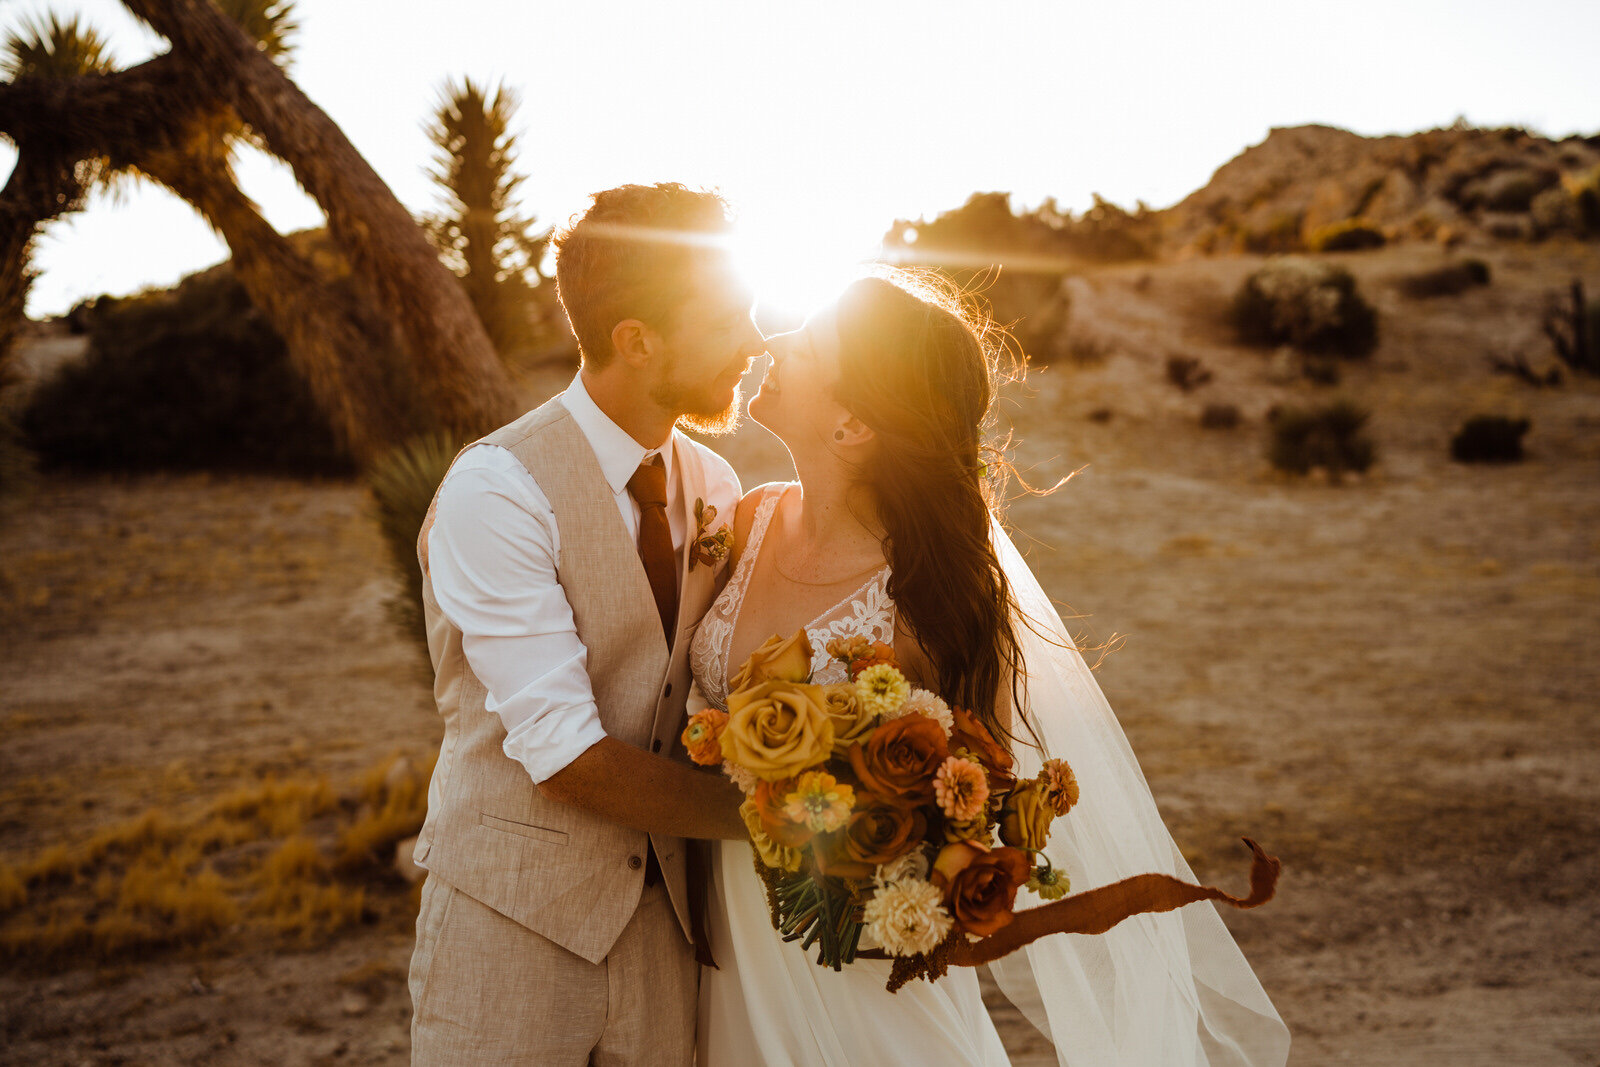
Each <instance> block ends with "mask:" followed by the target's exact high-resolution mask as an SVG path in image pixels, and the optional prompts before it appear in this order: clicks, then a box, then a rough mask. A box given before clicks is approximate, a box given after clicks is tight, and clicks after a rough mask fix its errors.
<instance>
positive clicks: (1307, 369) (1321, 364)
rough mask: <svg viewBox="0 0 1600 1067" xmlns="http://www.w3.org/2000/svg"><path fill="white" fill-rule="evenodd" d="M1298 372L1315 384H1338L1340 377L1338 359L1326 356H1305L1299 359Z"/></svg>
mask: <svg viewBox="0 0 1600 1067" xmlns="http://www.w3.org/2000/svg"><path fill="white" fill-rule="evenodd" d="M1300 373H1301V374H1302V375H1304V376H1305V379H1306V381H1308V382H1311V383H1313V384H1315V385H1338V384H1339V379H1340V378H1341V377H1342V374H1341V372H1340V370H1339V361H1338V360H1336V359H1330V358H1328V357H1327V356H1307V357H1306V358H1305V359H1303V360H1301V361H1300Z"/></svg>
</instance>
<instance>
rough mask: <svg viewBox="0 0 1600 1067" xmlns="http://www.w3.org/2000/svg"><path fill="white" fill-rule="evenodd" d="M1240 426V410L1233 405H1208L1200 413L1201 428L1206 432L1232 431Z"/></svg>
mask: <svg viewBox="0 0 1600 1067" xmlns="http://www.w3.org/2000/svg"><path fill="white" fill-rule="evenodd" d="M1237 425H1239V409H1238V407H1236V406H1235V405H1233V404H1207V405H1206V406H1205V410H1203V411H1201V412H1200V426H1201V428H1202V429H1206V430H1231V429H1233V428H1234V427H1235V426H1237Z"/></svg>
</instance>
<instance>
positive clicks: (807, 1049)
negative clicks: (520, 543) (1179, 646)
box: [690, 492, 1289, 1067]
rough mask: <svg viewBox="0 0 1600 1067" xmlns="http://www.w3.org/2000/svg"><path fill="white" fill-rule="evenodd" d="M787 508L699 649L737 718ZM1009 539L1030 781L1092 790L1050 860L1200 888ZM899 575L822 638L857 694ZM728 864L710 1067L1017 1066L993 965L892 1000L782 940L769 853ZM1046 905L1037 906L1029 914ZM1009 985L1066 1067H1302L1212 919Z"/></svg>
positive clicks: (717, 606) (720, 894)
mask: <svg viewBox="0 0 1600 1067" xmlns="http://www.w3.org/2000/svg"><path fill="white" fill-rule="evenodd" d="M780 496H781V494H778V493H772V492H769V493H768V494H767V496H766V497H765V498H764V499H763V500H762V501H761V502H760V504H759V505H758V506H757V509H756V514H755V516H754V518H753V521H752V523H751V531H750V536H749V539H748V543H747V544H746V546H745V549H744V551H743V553H742V554H741V556H740V558H739V562H738V564H737V565H736V567H735V568H734V573H733V575H732V576H731V577H730V578H729V580H728V584H727V586H726V588H724V589H723V591H722V594H721V595H720V596H719V597H718V598H717V600H716V602H715V603H714V604H713V605H712V607H711V610H710V611H709V612H708V613H707V615H706V617H705V618H704V619H703V620H702V622H701V624H700V627H699V630H698V632H697V633H696V634H695V637H694V642H693V644H692V645H691V646H690V663H691V665H692V667H693V670H694V678H695V684H696V688H697V689H698V690H699V691H700V695H701V696H702V697H703V698H704V699H705V700H706V701H707V702H709V703H710V704H712V705H713V706H716V707H718V708H722V709H726V706H727V703H726V702H727V684H728V674H729V670H730V664H729V663H728V658H729V650H730V646H731V644H732V641H733V632H734V629H735V626H736V624H737V622H738V618H739V611H740V608H741V607H742V605H743V601H744V597H745V592H746V590H747V589H748V588H749V585H750V575H751V572H752V571H753V570H754V568H755V565H756V562H757V559H758V557H759V556H760V553H761V541H762V538H763V537H764V535H765V534H766V531H767V527H768V525H769V524H770V523H771V520H772V515H773V512H774V510H775V508H776V506H777V503H778V500H779V498H780ZM991 538H992V540H993V543H994V546H995V551H996V554H997V555H998V557H999V560H1000V564H1001V567H1002V568H1003V570H1004V572H1005V575H1006V579H1007V581H1008V583H1009V584H1010V587H1011V592H1012V594H1013V597H1014V599H1015V603H1016V610H1015V613H1014V615H1013V626H1014V629H1015V632H1016V634H1017V637H1018V641H1019V645H1020V649H1019V651H1020V654H1021V657H1022V658H1021V662H1022V668H1023V676H1024V684H1025V691H1024V693H1023V700H1022V704H1021V706H1020V708H1019V709H1018V712H1019V715H1020V716H1021V719H1022V723H1021V726H1022V728H1021V729H1018V730H1017V734H1018V735H1019V736H1031V737H1032V738H1035V739H1037V742H1038V744H1037V746H1031V745H1027V744H1018V745H1016V746H1015V750H1014V752H1013V756H1014V758H1015V759H1016V766H1015V771H1016V773H1017V775H1018V777H1020V778H1029V777H1032V776H1034V775H1035V774H1037V773H1038V771H1039V768H1040V765H1041V761H1042V760H1043V758H1044V754H1045V753H1048V754H1049V755H1051V756H1059V757H1063V758H1066V759H1067V760H1068V761H1069V762H1070V763H1071V765H1072V767H1073V770H1074V771H1075V772H1076V775H1077V778H1078V781H1079V784H1080V785H1081V787H1082V799H1081V800H1080V801H1079V802H1078V804H1077V805H1075V806H1074V807H1073V809H1072V811H1071V812H1070V813H1069V814H1068V815H1067V816H1065V817H1063V818H1061V819H1058V820H1056V822H1055V823H1054V825H1052V827H1051V832H1050V842H1049V844H1048V845H1047V846H1046V848H1045V853H1046V855H1048V857H1049V859H1050V862H1051V863H1052V864H1053V865H1054V866H1055V867H1056V868H1057V869H1058V870H1061V871H1063V872H1065V873H1066V874H1067V875H1068V876H1069V877H1070V879H1071V883H1072V888H1073V890H1074V891H1075V892H1076V891H1082V890H1086V889H1093V888H1096V887H1098V886H1104V885H1110V884H1112V883H1113V882H1116V881H1118V880H1120V879H1123V878H1127V877H1130V876H1132V875H1136V874H1143V873H1147V872H1151V873H1162V874H1168V875H1171V876H1172V877H1174V878H1177V879H1179V880H1181V881H1185V882H1193V881H1194V880H1195V879H1194V872H1193V871H1192V870H1190V868H1189V865H1188V863H1186V862H1185V861H1184V859H1183V854H1182V853H1181V852H1180V851H1179V849H1178V847H1177V845H1176V843H1175V842H1174V841H1173V840H1172V835H1171V834H1170V833H1169V832H1168V831H1167V828H1166V824H1165V823H1164V822H1163V821H1162V818H1161V814H1160V812H1159V810H1158V809H1157V807H1156V803H1155V798H1154V797H1153V796H1152V795H1151V793H1150V787H1149V785H1148V783H1146V781H1145V778H1144V774H1143V772H1142V771H1141V770H1140V768H1139V763H1138V760H1137V759H1136V758H1135V756H1134V754H1133V750H1132V749H1131V748H1130V747H1129V745H1128V741H1127V738H1126V736H1124V734H1123V732H1122V727H1121V725H1120V724H1119V723H1118V722H1117V719H1116V715H1115V714H1114V713H1113V712H1112V710H1111V707H1110V705H1109V704H1107V703H1106V699H1105V695H1104V694H1103V693H1102V692H1101V691H1100V687H1099V685H1098V684H1097V683H1096V681H1095V679H1094V676H1093V674H1092V673H1091V672H1090V670H1089V668H1088V667H1087V666H1086V665H1085V664H1084V662H1083V657H1082V656H1080V655H1079V654H1078V652H1077V650H1076V648H1075V647H1074V646H1073V642H1072V638H1071V636H1070V635H1069V634H1068V632H1067V630H1066V627H1065V626H1064V625H1063V624H1062V622H1061V617H1060V615H1059V614H1058V613H1057V611H1056V609H1055V606H1054V604H1053V603H1052V601H1051V600H1050V597H1049V595H1048V594H1047V593H1046V592H1045V591H1044V589H1043V588H1042V587H1041V586H1040V585H1039V582H1038V580H1037V579H1036V578H1035V577H1034V575H1033V572H1032V570H1031V569H1030V568H1029V567H1028V565H1027V563H1026V561H1024V560H1023V558H1022V556H1021V554H1020V553H1019V552H1018V551H1017V549H1016V546H1015V545H1014V544H1012V542H1011V539H1010V538H1009V537H1008V536H1007V535H1006V533H1005V530H1004V529H1003V528H1002V527H1001V526H1000V524H999V523H998V522H994V523H993V524H992V529H991ZM1058 547H1060V546H1058ZM888 578H889V572H888V570H887V568H886V569H884V570H883V571H880V572H879V573H878V574H876V575H874V576H873V577H872V578H871V579H870V580H869V581H868V582H867V583H866V584H865V585H864V586H862V587H861V588H860V589H859V590H857V591H856V592H855V593H854V594H852V595H851V596H849V597H847V598H845V600H844V601H842V602H841V603H840V604H838V605H837V606H836V607H834V608H832V609H831V610H829V611H827V612H825V613H824V614H823V615H821V616H819V617H818V618H816V619H814V620H812V621H810V622H809V623H807V624H806V631H807V633H808V634H809V635H810V638H811V645H812V648H813V650H814V659H813V661H812V667H813V671H814V679H815V680H816V681H818V682H824V683H826V682H837V681H842V680H843V679H844V673H843V669H842V668H841V667H839V666H838V665H836V664H834V663H833V662H832V661H831V660H830V659H829V657H828V655H827V652H826V651H825V649H824V646H825V645H826V644H827V643H828V641H830V640H832V639H833V638H835V637H843V636H851V635H857V634H859V635H861V636H863V637H866V638H868V639H869V640H873V641H886V642H891V643H892V642H893V637H894V628H895V614H894V612H895V609H894V604H893V602H892V601H891V600H890V599H889V595H888V591H887V585H888ZM762 636H763V637H765V636H769V635H762ZM731 666H732V667H737V666H738V665H737V664H734V665H731ZM713 856H714V859H713V863H712V869H713V880H712V886H711V892H710V895H709V903H710V912H711V914H710V916H709V920H710V925H711V931H710V932H711V939H712V943H711V948H712V952H713V954H714V955H715V957H716V961H717V963H718V965H719V968H720V969H717V970H711V969H705V970H702V972H701V984H700V1021H699V1036H698V1040H697V1043H698V1060H699V1063H700V1065H701V1067H753V1065H760V1064H765V1065H767V1067H789V1065H806V1067H822V1065H826V1067H853V1065H872V1067H877V1065H906V1067H942V1065H947V1064H949V1065H956V1064H960V1065H967V1064H1003V1063H1007V1062H1008V1061H1007V1058H1006V1053H1005V1048H1004V1046H1003V1045H1002V1044H1001V1042H1000V1038H999V1035H998V1034H997V1033H996V1031H995V1028H994V1024H993V1023H992V1022H991V1021H990V1019H989V1014H988V1011H987V1010H986V1009H985V1008H984V1005H983V1001H982V998H981V996H980V994H979V990H978V978H977V974H976V972H975V971H974V970H973V969H971V968H965V967H955V968H951V970H950V973H949V974H948V975H947V976H946V977H944V978H942V979H940V980H939V981H937V982H932V983H929V982H925V981H921V980H916V981H912V982H910V983H908V984H907V985H905V986H904V987H902V988H901V990H900V992H898V993H893V994H891V993H889V992H887V990H886V989H885V988H884V987H885V984H886V982H887V981H888V976H889V967H890V965H889V963H888V962H887V961H876V960H857V961H856V962H855V963H852V964H849V965H847V966H846V967H845V968H844V970H843V971H839V972H836V971H833V970H831V969H829V968H825V967H822V966H820V965H818V964H817V962H816V958H815V953H814V952H803V951H801V949H800V947H799V943H798V942H785V941H783V940H782V938H781V937H780V936H779V935H778V934H777V932H776V931H774V930H773V928H772V922H771V918H770V914H769V912H768V910H767V900H766V891H765V888H764V886H763V885H762V883H761V880H760V878H759V877H758V876H757V874H756V872H755V868H754V865H753V863H754V861H753V859H752V854H751V848H750V846H749V845H748V844H747V843H744V842H733V841H724V842H720V843H717V844H716V845H715V846H714V852H713ZM1241 866H1243V864H1242V863H1241ZM1041 903H1042V901H1040V900H1039V899H1038V898H1037V897H1034V896H1033V894H1031V893H1028V892H1026V891H1024V892H1022V893H1019V894H1018V896H1017V902H1016V906H1017V908H1018V909H1022V908H1030V907H1036V906H1038V905H1039V904H1041ZM990 970H991V972H992V973H993V975H994V977H995V980H996V982H997V983H998V985H999V987H1000V989H1001V991H1002V992H1003V993H1004V994H1005V995H1006V996H1007V997H1008V998H1009V999H1010V1000H1011V1001H1012V1003H1013V1004H1015V1005H1016V1006H1017V1008H1018V1009H1019V1010H1020V1011H1021V1012H1022V1013H1023V1015H1024V1016H1025V1017H1026V1018H1027V1019H1028V1020H1029V1021H1030V1022H1031V1023H1033V1025H1034V1026H1035V1027H1037V1028H1038V1029H1039V1031H1040V1032H1041V1033H1042V1034H1044V1036H1045V1037H1046V1038H1048V1039H1050V1040H1051V1041H1052V1042H1053V1043H1054V1044H1055V1051H1056V1057H1057V1060H1058V1062H1059V1063H1060V1064H1061V1065H1062V1067H1282V1065H1283V1064H1284V1063H1285V1062H1286V1061H1287V1059H1288V1054H1289V1031H1288V1028H1287V1027H1285V1026H1284V1024H1283V1020H1282V1019H1281V1018H1280V1017H1279V1015H1278V1013H1277V1011H1276V1009H1274V1008H1273V1006H1272V1002H1271V1000H1270V999H1268V997H1267V995H1266V992H1265V990H1263V989H1262V988H1261V983H1260V982H1259V981H1258V980H1257V979H1256V976H1255V972H1254V971H1253V970H1251V968H1250V965H1249V963H1248V962H1247V961H1246V960H1245V958H1244V955H1243V954H1242V953H1241V952H1240V951H1239V948H1238V946H1237V945H1236V944H1235V943H1234V941H1233V938H1232V936H1231V935H1230V934H1229V933H1228V930H1227V927H1226V926H1224V925H1223V923H1222V919H1221V917H1220V916H1219V915H1218V913H1217V910H1216V908H1215V907H1214V906H1213V905H1212V904H1210V903H1201V904H1192V905H1189V906H1187V907H1184V908H1180V909H1178V910H1176V911H1171V912H1165V913H1159V914H1149V913H1147V914H1141V915H1136V916H1133V917H1132V918H1129V919H1126V920H1124V921H1123V922H1121V923H1119V924H1117V925H1116V926H1115V927H1113V928H1112V929H1111V930H1109V931H1107V932H1106V933H1104V934H1099V935H1094V936H1086V935H1081V934H1056V935H1051V936H1048V937H1044V938H1041V939H1039V940H1038V941H1035V942H1033V943H1032V944H1030V945H1028V946H1027V947H1026V948H1024V949H1022V950H1020V951H1017V952H1014V953H1012V954H1011V955H1009V956H1006V957H1005V958H1003V959H1000V960H997V961H995V962H994V963H992V964H990Z"/></svg>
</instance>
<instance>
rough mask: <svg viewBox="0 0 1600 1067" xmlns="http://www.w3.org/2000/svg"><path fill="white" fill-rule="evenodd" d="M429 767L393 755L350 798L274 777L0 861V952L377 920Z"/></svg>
mask: <svg viewBox="0 0 1600 1067" xmlns="http://www.w3.org/2000/svg"><path fill="white" fill-rule="evenodd" d="M429 773H431V767H424V768H422V769H421V770H419V769H417V768H416V767H414V766H413V765H412V764H411V762H410V761H408V760H405V759H403V758H400V757H394V758H391V759H389V760H386V761H384V762H383V763H382V764H380V765H378V766H377V767H375V768H374V769H373V770H372V771H371V772H369V773H368V774H367V775H365V776H364V777H363V779H362V780H361V781H359V782H358V783H356V784H355V785H354V786H353V787H352V788H351V789H349V790H347V791H345V792H344V793H343V794H342V795H341V794H339V793H336V792H335V791H334V790H333V788H332V787H331V786H330V785H329V784H328V782H327V781H326V780H325V779H322V778H311V777H307V778H296V779H276V778H268V779H264V780H262V781H259V782H256V783H253V784H251V785H248V786H241V787H239V788H238V789H235V790H234V791H232V792H230V793H227V794H225V795H223V796H221V797H218V798H217V799H215V800H213V801H212V802H211V803H209V804H207V805H205V806H203V807H200V808H198V809H195V810H192V811H188V812H181V813H170V814H169V813H165V812H160V811H150V812H146V813H145V814H143V815H141V816H139V817H138V818H135V819H131V820H128V821H127V822H124V823H119V824H117V825H114V826H109V827H106V828H104V829H101V830H99V831H97V832H96V833H94V834H92V835H90V836H89V837H87V838H86V839H84V840H82V841H79V842H75V843H62V844H56V845H52V846H50V847H48V848H45V849H43V850H41V851H40V852H39V853H38V854H37V855H35V856H33V857H31V858H29V859H26V860H24V861H23V862H21V863H19V864H15V865H5V866H0V960H4V961H6V962H8V963H26V964H32V965H38V966H43V965H49V964H52V963H62V962H77V961H81V960H84V959H95V960H100V961H107V960H111V959H114V958H117V957H120V956H124V955H128V954H131V953H136V952H137V953H148V952H151V951H154V950H160V949H166V948H174V947H179V946H202V945H220V944H224V943H226V942H227V941H229V940H230V939H231V938H233V937H236V936H238V937H247V936H250V935H257V936H259V935H263V934H264V935H267V936H271V937H276V938H279V939H282V940H285V941H289V942H293V943H296V944H299V945H301V946H311V945H315V944H318V943H320V942H322V941H325V940H327V939H328V938H329V937H331V936H333V935H335V934H337V933H338V932H339V931H340V930H343V929H345V928H347V927H349V926H352V925H355V924H356V923H360V922H365V921H371V920H372V919H374V918H375V917H376V915H377V913H378V910H379V909H378V908H377V907H375V904H376V903H378V902H377V901H375V899H374V897H373V894H374V893H377V894H378V895H379V896H380V897H381V896H383V892H384V890H385V889H399V888H400V887H401V884H402V883H401V882H400V880H399V878H398V877H397V876H396V875H393V874H392V873H390V872H389V869H388V865H387V863H386V862H384V861H385V859H386V857H385V855H384V853H385V850H387V851H388V852H391V853H392V851H393V847H394V844H395V842H396V841H399V840H401V839H403V838H405V837H407V836H410V835H411V834H415V833H416V832H417V830H418V829H420V828H421V825H422V819H423V817H424V815H425V814H426V806H427V782H428V774H429ZM335 856H337V859H336V858H335ZM400 896H401V899H405V896H406V895H404V894H401V895H400ZM401 910H404V909H403V908H402V909H401Z"/></svg>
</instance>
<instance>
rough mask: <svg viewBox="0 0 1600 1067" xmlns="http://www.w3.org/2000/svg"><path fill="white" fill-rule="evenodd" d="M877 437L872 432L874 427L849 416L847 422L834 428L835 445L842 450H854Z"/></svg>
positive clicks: (846, 418)
mask: <svg viewBox="0 0 1600 1067" xmlns="http://www.w3.org/2000/svg"><path fill="white" fill-rule="evenodd" d="M876 436H877V435H876V434H874V433H873V432H872V427H871V426H868V425H867V424H866V423H864V422H862V421H861V420H860V419H858V418H856V417H855V416H854V415H847V416H846V417H845V420H844V421H843V422H841V423H839V424H838V425H837V426H835V427H834V430H833V443H834V444H835V445H838V446H839V447H840V448H852V447H855V446H856V445H864V444H867V443H868V442H870V441H871V440H872V439H873V438H874V437H876Z"/></svg>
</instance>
